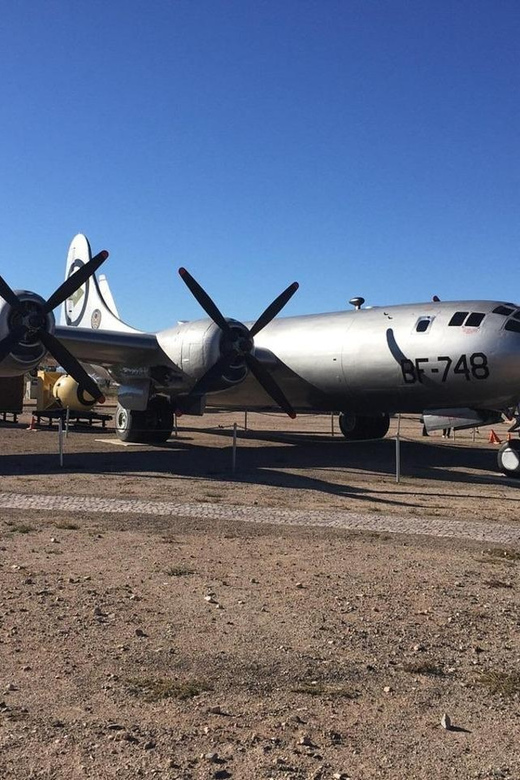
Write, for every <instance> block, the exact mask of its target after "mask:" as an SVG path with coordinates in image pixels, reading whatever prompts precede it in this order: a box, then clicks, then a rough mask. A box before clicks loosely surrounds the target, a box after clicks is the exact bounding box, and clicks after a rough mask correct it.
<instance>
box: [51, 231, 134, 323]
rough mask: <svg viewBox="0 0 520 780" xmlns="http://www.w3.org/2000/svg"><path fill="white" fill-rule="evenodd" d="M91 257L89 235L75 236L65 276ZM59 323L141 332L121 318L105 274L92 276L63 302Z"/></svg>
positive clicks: (68, 256)
mask: <svg viewBox="0 0 520 780" xmlns="http://www.w3.org/2000/svg"><path fill="white" fill-rule="evenodd" d="M91 257H92V252H91V250H90V244H89V242H88V239H87V238H86V236H84V235H82V234H81V233H78V235H77V236H74V238H73V239H72V243H71V245H70V247H69V253H68V255H67V265H66V268H65V279H68V277H69V276H70V275H71V274H73V273H74V272H75V271H77V270H78V268H81V266H82V265H85V263H88V261H89V260H90V259H91ZM60 322H61V324H62V325H69V326H70V327H76V328H93V329H94V330H97V329H98V328H102V329H103V330H115V331H123V332H125V333H139V331H138V330H136V329H135V328H131V327H130V325H126V324H125V323H124V322H123V321H122V320H121V319H120V318H119V314H118V311H117V308H116V305H115V302H114V299H113V297H112V293H111V292H110V288H109V286H108V282H107V280H106V276H101V277H100V279H99V280H98V279H97V278H96V276H95V275H94V276H91V277H90V279H88V280H87V281H86V282H85V284H84V285H83V286H82V287H80V288H79V289H78V290H76V292H75V293H74V295H72V296H71V297H70V298H67V300H66V301H65V302H64V303H63V306H62V308H61V318H60Z"/></svg>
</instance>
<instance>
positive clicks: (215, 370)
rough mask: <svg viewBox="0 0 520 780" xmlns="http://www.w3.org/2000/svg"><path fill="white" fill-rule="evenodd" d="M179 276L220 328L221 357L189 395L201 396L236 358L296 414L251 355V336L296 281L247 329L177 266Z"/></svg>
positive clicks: (272, 314)
mask: <svg viewBox="0 0 520 780" xmlns="http://www.w3.org/2000/svg"><path fill="white" fill-rule="evenodd" d="M179 274H180V276H181V279H182V280H183V282H184V283H185V284H186V286H187V287H188V289H189V290H190V292H191V293H192V295H193V296H194V298H195V299H196V300H197V301H198V303H199V304H200V305H201V306H202V308H203V309H204V311H205V312H206V314H207V315H208V316H209V317H210V318H211V319H212V320H213V322H214V323H215V324H216V325H218V327H219V328H220V330H221V331H222V334H223V338H222V341H221V345H220V348H221V353H222V354H221V356H220V357H219V359H218V360H217V362H216V363H214V364H213V365H212V366H211V368H209V369H208V370H207V371H206V373H205V374H204V375H203V376H202V377H201V378H200V379H199V380H198V382H197V383H196V384H195V385H194V387H192V389H191V391H190V393H189V395H188V397H190V396H191V397H193V396H197V395H204V393H206V392H207V391H208V390H209V389H210V388H211V386H212V384H213V382H214V381H215V380H216V379H219V378H220V377H221V376H222V375H223V373H224V372H225V371H226V369H228V368H230V367H231V366H232V365H233V364H234V363H236V362H237V360H243V361H244V363H245V364H246V366H247V367H248V369H249V370H250V371H251V373H252V374H253V376H254V377H255V378H256V380H257V381H258V383H259V384H260V385H261V386H262V387H263V388H264V390H265V392H266V393H267V394H268V395H270V396H271V398H272V399H273V401H274V402H275V403H276V404H277V405H278V406H279V407H280V408H281V409H282V410H283V411H284V412H286V414H288V415H289V417H292V418H294V417H296V412H295V411H294V409H293V408H292V406H291V404H290V403H289V401H288V400H287V398H286V397H285V394H284V392H283V390H282V388H281V387H280V386H279V385H278V383H277V382H276V381H275V379H274V377H273V376H272V375H271V374H270V373H269V371H267V369H266V368H265V366H264V365H263V364H262V363H260V361H259V360H258V358H256V357H255V356H254V355H253V348H254V337H255V336H256V335H257V334H258V333H259V332H260V331H261V330H262V328H265V326H266V325H268V324H269V323H270V322H271V320H273V319H274V318H275V317H276V315H277V314H278V313H279V312H280V311H281V310H282V309H283V307H284V306H285V304H286V303H288V301H289V300H290V299H291V298H292V296H293V295H294V293H295V292H296V290H297V289H298V286H299V285H298V282H293V283H292V284H290V285H289V287H287V288H286V289H285V290H284V291H283V292H282V293H281V294H280V295H279V296H278V297H277V298H275V300H274V301H273V302H272V303H271V304H270V305H269V306H268V307H267V309H265V311H263V312H262V314H261V315H260V316H259V318H258V319H257V321H256V322H255V324H254V325H253V326H252V328H247V327H246V326H245V325H244V324H243V323H236V324H233V323H229V322H228V321H227V320H226V319H225V317H224V316H223V315H222V312H221V311H220V309H219V308H218V306H217V305H216V304H215V303H214V301H213V300H212V299H211V298H210V296H209V295H208V294H207V292H206V291H205V290H203V289H202V287H201V286H200V284H199V283H198V282H197V281H196V280H195V279H194V278H193V276H192V275H191V274H190V273H189V271H187V270H186V268H179Z"/></svg>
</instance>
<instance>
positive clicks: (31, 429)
mask: <svg viewBox="0 0 520 780" xmlns="http://www.w3.org/2000/svg"><path fill="white" fill-rule="evenodd" d="M27 430H28V431H37V430H38V428H37V427H36V417H35V416H34V414H33V415H32V417H31V424H30V425H29V427H28V428H27Z"/></svg>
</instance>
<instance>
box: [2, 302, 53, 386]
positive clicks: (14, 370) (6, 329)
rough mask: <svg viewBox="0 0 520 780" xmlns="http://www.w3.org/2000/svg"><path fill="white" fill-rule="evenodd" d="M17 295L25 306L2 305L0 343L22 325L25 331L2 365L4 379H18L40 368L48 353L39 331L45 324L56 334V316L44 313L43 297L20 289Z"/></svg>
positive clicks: (46, 327) (47, 328)
mask: <svg viewBox="0 0 520 780" xmlns="http://www.w3.org/2000/svg"><path fill="white" fill-rule="evenodd" d="M15 293H16V295H17V296H18V298H19V299H20V301H21V304H22V305H21V307H20V308H19V309H13V307H12V306H10V305H9V304H8V303H5V302H3V301H2V302H0V341H1V340H2V339H4V338H6V337H7V336H8V335H9V334H11V333H13V332H16V330H17V329H19V328H20V327H21V326H22V325H23V326H24V331H25V332H24V334H23V336H22V337H21V338H20V339H18V340H17V341H16V342H15V343H14V344H13V347H12V350H11V352H10V354H9V355H7V357H6V358H5V359H4V360H3V361H2V362H1V363H0V376H16V375H18V374H24V373H26V372H27V371H31V370H32V369H33V368H36V367H37V366H38V364H39V363H40V362H41V361H42V359H43V358H44V356H45V355H46V353H47V349H46V347H45V346H44V345H43V344H42V342H41V340H40V338H39V337H38V335H37V330H38V329H40V328H41V327H42V324H43V326H44V328H45V330H46V331H47V332H48V333H54V327H55V320H54V315H53V313H52V312H48V313H45V312H44V310H43V306H44V304H45V301H44V300H43V298H42V297H41V296H39V295H37V294H36V293H33V292H30V291H29V290H16V291H15ZM33 326H34V330H33V329H32V328H33Z"/></svg>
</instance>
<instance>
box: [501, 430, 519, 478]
mask: <svg viewBox="0 0 520 780" xmlns="http://www.w3.org/2000/svg"><path fill="white" fill-rule="evenodd" d="M497 461H498V468H499V469H500V471H501V472H502V474H505V475H506V477H513V478H514V479H520V440H519V439H512V441H508V442H506V443H505V444H503V445H502V446H501V447H500V449H499V451H498V454H497Z"/></svg>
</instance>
